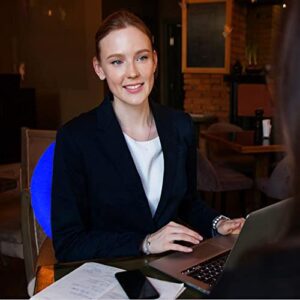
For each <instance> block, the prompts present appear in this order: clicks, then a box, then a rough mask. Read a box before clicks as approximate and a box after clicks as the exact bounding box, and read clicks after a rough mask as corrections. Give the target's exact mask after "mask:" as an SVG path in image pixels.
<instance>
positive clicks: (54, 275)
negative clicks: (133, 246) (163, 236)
mask: <svg viewBox="0 0 300 300" xmlns="http://www.w3.org/2000/svg"><path fill="white" fill-rule="evenodd" d="M161 256H162V255H149V256H141V257H134V258H132V257H131V258H118V259H113V260H107V259H99V260H94V261H95V262H99V263H104V264H107V265H110V266H113V267H117V268H121V269H126V270H133V269H141V271H142V272H143V273H144V274H145V275H147V276H151V277H154V278H157V279H161V280H168V281H173V282H176V281H175V280H174V279H172V278H171V277H170V276H168V275H166V274H163V273H161V272H159V271H157V270H155V269H153V268H151V267H149V266H148V263H149V262H150V261H151V260H154V259H157V258H159V257H161ZM85 262H86V261H81V262H74V263H64V264H55V265H46V266H40V267H38V269H37V273H36V283H35V293H37V292H39V291H41V290H43V289H44V288H46V287H47V286H48V285H50V284H51V283H53V282H54V281H55V280H58V279H59V278H61V277H63V276H64V275H66V274H68V273H69V272H71V271H73V270H74V269H75V268H77V267H79V266H80V265H82V264H83V263H85ZM203 297H204V294H202V293H201V292H199V291H197V290H195V289H193V288H190V287H187V288H186V290H185V291H184V292H183V293H182V294H181V295H180V297H179V298H181V299H189V298H190V299H194V298H203Z"/></svg>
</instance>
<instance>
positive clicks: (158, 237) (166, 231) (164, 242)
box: [148, 222, 203, 254]
mask: <svg viewBox="0 0 300 300" xmlns="http://www.w3.org/2000/svg"><path fill="white" fill-rule="evenodd" d="M202 240H203V237H202V236H201V235H200V234H199V233H197V232H195V231H193V230H191V229H189V228H187V227H185V226H183V225H180V224H178V223H175V222H170V223H168V224H167V225H166V226H164V227H162V228H161V229H159V230H158V231H156V232H154V233H152V234H151V235H150V236H149V237H148V242H149V243H150V245H149V250H150V252H151V254H155V253H162V252H165V251H169V250H174V251H180V252H192V251H193V249H192V248H191V247H187V246H183V245H180V244H177V243H176V242H175V241H184V242H188V243H191V244H194V245H197V244H199V243H200V241H202Z"/></svg>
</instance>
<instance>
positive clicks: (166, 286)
mask: <svg viewBox="0 0 300 300" xmlns="http://www.w3.org/2000/svg"><path fill="white" fill-rule="evenodd" d="M120 271H123V270H122V269H118V268H114V267H110V266H106V265H102V264H98V263H93V262H89V263H85V264H83V265H82V266H80V267H79V268H77V269H76V270H74V271H72V272H71V273H69V274H67V275H66V276H64V277H63V278H61V279H60V280H58V281H56V282H54V283H53V284H51V285H50V286H49V287H47V288H46V289H44V290H43V291H41V292H40V293H38V294H36V295H34V296H33V297H32V298H31V299H34V300H50V299H51V300H52V299H53V300H54V299H55V300H56V299H75V300H76V299H103V298H104V299H124V298H128V297H127V295H126V294H125V292H124V291H123V289H122V287H121V286H120V284H119V283H118V281H117V280H116V279H115V276H114V275H115V273H116V272H120ZM148 279H149V280H150V281H151V283H152V284H153V286H154V287H155V288H156V289H157V291H158V292H159V294H160V299H163V298H168V299H175V298H176V297H178V296H179V294H180V293H181V292H183V290H184V285H183V283H181V284H178V283H172V282H167V281H162V280H158V279H154V278H149V277H148Z"/></svg>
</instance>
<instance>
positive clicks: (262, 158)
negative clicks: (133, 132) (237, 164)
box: [201, 131, 285, 178]
mask: <svg viewBox="0 0 300 300" xmlns="http://www.w3.org/2000/svg"><path fill="white" fill-rule="evenodd" d="M201 136H202V137H203V138H205V139H206V140H209V141H212V142H215V143H218V144H219V145H222V146H223V147H227V148H228V149H231V150H234V151H236V152H238V153H241V154H253V155H255V157H256V163H255V177H256V178H260V177H267V176H268V165H269V154H270V153H275V152H284V151H285V146H284V145H280V144H273V143H272V142H271V140H269V139H264V140H263V141H262V142H261V143H255V137H254V131H241V132H205V131H204V132H201Z"/></svg>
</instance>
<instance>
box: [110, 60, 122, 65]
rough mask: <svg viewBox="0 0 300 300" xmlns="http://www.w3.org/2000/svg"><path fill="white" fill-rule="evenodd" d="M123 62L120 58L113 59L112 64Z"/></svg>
mask: <svg viewBox="0 0 300 300" xmlns="http://www.w3.org/2000/svg"><path fill="white" fill-rule="evenodd" d="M121 63H122V61H121V60H119V59H116V60H113V61H112V62H111V64H112V65H120V64H121Z"/></svg>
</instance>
